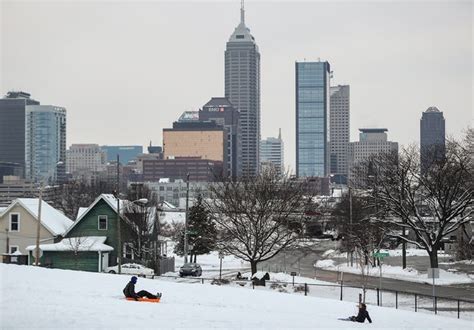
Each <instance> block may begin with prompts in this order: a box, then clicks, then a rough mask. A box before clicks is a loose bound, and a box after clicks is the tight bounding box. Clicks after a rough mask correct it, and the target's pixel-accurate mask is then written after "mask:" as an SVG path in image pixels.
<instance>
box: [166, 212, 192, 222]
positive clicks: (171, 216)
mask: <svg viewBox="0 0 474 330" xmlns="http://www.w3.org/2000/svg"><path fill="white" fill-rule="evenodd" d="M185 217H186V212H176V211H173V212H166V211H164V212H160V222H161V223H173V222H176V223H184V220H185Z"/></svg>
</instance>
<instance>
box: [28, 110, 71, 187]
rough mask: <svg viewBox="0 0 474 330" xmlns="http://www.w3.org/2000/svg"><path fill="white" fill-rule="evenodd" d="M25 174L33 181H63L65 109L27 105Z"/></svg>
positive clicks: (64, 168) (64, 165)
mask: <svg viewBox="0 0 474 330" xmlns="http://www.w3.org/2000/svg"><path fill="white" fill-rule="evenodd" d="M25 164H26V166H25V172H26V173H25V174H26V178H27V179H29V180H31V181H34V182H43V183H49V184H52V183H56V182H63V180H64V177H65V170H66V109H64V108H61V107H56V106H52V105H27V106H26V126H25Z"/></svg>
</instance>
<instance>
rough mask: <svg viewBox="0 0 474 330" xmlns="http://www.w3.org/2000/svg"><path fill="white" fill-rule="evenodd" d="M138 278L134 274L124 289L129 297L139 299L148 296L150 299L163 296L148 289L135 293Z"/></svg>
mask: <svg viewBox="0 0 474 330" xmlns="http://www.w3.org/2000/svg"><path fill="white" fill-rule="evenodd" d="M137 280H138V278H137V277H136V276H132V278H131V279H130V282H128V284H127V285H126V286H125V288H124V289H123V294H124V295H125V297H127V298H133V299H135V300H138V298H143V297H147V298H148V299H157V298H160V297H161V293H159V292H158V293H157V294H156V295H154V294H151V293H150V292H148V291H146V290H141V291H138V292H137V293H135V284H137Z"/></svg>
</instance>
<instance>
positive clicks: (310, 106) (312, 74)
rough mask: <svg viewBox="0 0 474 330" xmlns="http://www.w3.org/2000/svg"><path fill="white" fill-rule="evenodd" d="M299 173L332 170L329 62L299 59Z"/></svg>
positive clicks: (297, 166)
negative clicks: (330, 154) (330, 164)
mask: <svg viewBox="0 0 474 330" xmlns="http://www.w3.org/2000/svg"><path fill="white" fill-rule="evenodd" d="M295 69H296V176H298V177H311V176H317V177H324V176H327V175H328V174H329V145H328V144H329V141H328V136H329V122H328V114H329V79H330V66H329V63H328V62H296V66H295Z"/></svg>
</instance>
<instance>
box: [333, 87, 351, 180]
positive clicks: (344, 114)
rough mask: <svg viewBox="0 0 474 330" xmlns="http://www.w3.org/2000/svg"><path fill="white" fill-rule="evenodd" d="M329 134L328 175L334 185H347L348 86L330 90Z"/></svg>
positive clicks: (348, 138)
mask: <svg viewBox="0 0 474 330" xmlns="http://www.w3.org/2000/svg"><path fill="white" fill-rule="evenodd" d="M330 93H331V96H330V98H331V101H330V107H329V108H330V110H329V132H330V133H329V134H330V145H331V156H330V167H331V170H330V173H331V174H332V175H333V176H334V180H333V181H334V182H335V183H339V184H341V183H343V184H345V183H347V149H348V147H349V140H350V89H349V85H338V86H333V87H331V89H330Z"/></svg>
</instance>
